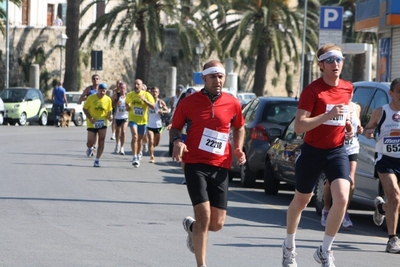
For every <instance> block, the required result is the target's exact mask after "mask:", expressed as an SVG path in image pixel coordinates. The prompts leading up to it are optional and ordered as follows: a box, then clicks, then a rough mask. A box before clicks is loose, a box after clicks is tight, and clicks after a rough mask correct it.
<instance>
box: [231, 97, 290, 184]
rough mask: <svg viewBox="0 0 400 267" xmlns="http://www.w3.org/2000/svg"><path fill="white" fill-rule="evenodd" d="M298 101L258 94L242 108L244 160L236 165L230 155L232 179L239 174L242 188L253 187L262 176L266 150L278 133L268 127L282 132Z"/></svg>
mask: <svg viewBox="0 0 400 267" xmlns="http://www.w3.org/2000/svg"><path fill="white" fill-rule="evenodd" d="M297 104H298V101H297V99H295V98H289V97H258V98H256V99H253V100H252V101H250V102H249V103H248V104H247V105H246V107H245V108H244V109H243V111H242V114H243V117H244V119H245V125H244V128H245V137H244V145H243V151H244V153H245V154H246V163H245V164H244V165H241V166H239V165H238V164H237V162H236V158H235V157H233V161H232V166H231V170H230V175H231V178H232V177H234V176H235V175H236V174H239V176H240V183H241V185H242V186H243V187H253V186H254V185H255V182H256V180H257V179H263V178H264V176H263V175H264V169H265V158H266V155H267V151H268V149H269V148H270V146H271V143H272V142H273V141H274V140H275V139H276V138H277V137H278V136H279V132H278V133H277V132H276V131H270V129H271V128H275V129H280V130H281V131H283V130H284V129H285V127H286V126H287V125H288V123H289V122H290V121H291V120H292V118H293V117H294V115H295V113H296V110H297ZM231 143H232V142H231ZM232 149H233V146H232Z"/></svg>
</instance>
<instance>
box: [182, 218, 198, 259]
mask: <svg viewBox="0 0 400 267" xmlns="http://www.w3.org/2000/svg"><path fill="white" fill-rule="evenodd" d="M194 222H195V220H194V219H193V218H192V217H190V216H187V217H186V218H185V219H183V221H182V224H183V229H185V231H186V233H187V234H188V236H187V238H186V246H187V248H188V249H189V251H190V252H192V253H194V246H193V239H192V235H193V233H192V231H190V226H191V225H192V224H193V223H194Z"/></svg>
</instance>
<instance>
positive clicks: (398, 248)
mask: <svg viewBox="0 0 400 267" xmlns="http://www.w3.org/2000/svg"><path fill="white" fill-rule="evenodd" d="M386 252H389V253H395V254H397V253H400V240H399V238H398V237H397V236H394V237H392V238H391V239H390V240H389V241H388V242H387V245H386Z"/></svg>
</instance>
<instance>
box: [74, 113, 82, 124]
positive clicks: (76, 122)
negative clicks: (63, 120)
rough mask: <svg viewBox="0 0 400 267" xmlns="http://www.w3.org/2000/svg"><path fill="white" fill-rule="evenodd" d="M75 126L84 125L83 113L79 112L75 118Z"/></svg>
mask: <svg viewBox="0 0 400 267" xmlns="http://www.w3.org/2000/svg"><path fill="white" fill-rule="evenodd" d="M74 124H75V126H82V124H83V117H82V114H79V115H78V116H77V118H76V119H75V120H74Z"/></svg>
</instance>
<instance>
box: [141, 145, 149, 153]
mask: <svg viewBox="0 0 400 267" xmlns="http://www.w3.org/2000/svg"><path fill="white" fill-rule="evenodd" d="M142 151H143V153H147V152H149V146H148V145H147V143H143V145H142Z"/></svg>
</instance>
